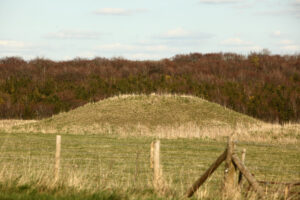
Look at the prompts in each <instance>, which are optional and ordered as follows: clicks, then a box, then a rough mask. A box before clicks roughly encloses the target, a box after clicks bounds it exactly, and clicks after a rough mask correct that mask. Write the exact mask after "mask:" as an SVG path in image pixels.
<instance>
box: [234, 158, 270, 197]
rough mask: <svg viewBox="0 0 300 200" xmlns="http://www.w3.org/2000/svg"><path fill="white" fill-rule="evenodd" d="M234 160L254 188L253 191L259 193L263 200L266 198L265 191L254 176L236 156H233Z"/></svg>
mask: <svg viewBox="0 0 300 200" xmlns="http://www.w3.org/2000/svg"><path fill="white" fill-rule="evenodd" d="M232 160H233V162H234V163H235V164H236V166H237V167H238V168H239V170H240V171H241V172H242V173H243V175H244V176H245V178H246V179H247V180H248V182H249V183H250V185H251V186H252V187H253V189H254V190H255V191H256V192H257V193H258V195H259V196H260V197H261V198H263V197H264V192H263V189H262V188H261V187H260V186H259V184H258V182H257V181H256V180H255V178H254V177H253V176H252V174H251V173H250V172H249V171H248V170H247V169H246V167H245V165H244V164H243V163H242V162H241V161H240V159H239V158H238V157H237V156H236V155H235V154H233V155H232Z"/></svg>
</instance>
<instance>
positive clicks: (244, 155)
mask: <svg viewBox="0 0 300 200" xmlns="http://www.w3.org/2000/svg"><path fill="white" fill-rule="evenodd" d="M245 159H246V149H243V151H242V164H245ZM238 184H239V188H240V189H241V186H242V184H243V174H242V172H241V171H240V173H239V179H238Z"/></svg>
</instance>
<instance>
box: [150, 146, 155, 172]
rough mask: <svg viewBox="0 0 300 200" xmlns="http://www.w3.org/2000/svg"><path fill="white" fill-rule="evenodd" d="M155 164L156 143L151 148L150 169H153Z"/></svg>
mask: <svg viewBox="0 0 300 200" xmlns="http://www.w3.org/2000/svg"><path fill="white" fill-rule="evenodd" d="M153 163H154V142H151V146H150V168H151V169H153Z"/></svg>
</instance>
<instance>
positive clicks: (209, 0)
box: [199, 0, 241, 4]
mask: <svg viewBox="0 0 300 200" xmlns="http://www.w3.org/2000/svg"><path fill="white" fill-rule="evenodd" d="M199 2H200V3H205V4H230V3H239V2H241V0H200V1H199Z"/></svg>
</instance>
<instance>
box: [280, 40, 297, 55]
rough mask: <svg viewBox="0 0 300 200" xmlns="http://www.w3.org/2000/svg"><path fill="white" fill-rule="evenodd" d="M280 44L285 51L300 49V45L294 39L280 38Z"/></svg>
mask: <svg viewBox="0 0 300 200" xmlns="http://www.w3.org/2000/svg"><path fill="white" fill-rule="evenodd" d="M278 45H279V46H280V48H281V49H282V50H284V51H288V52H295V51H300V46H299V45H298V44H296V43H295V42H294V41H292V40H289V39H284V40H280V41H279V42H278Z"/></svg>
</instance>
